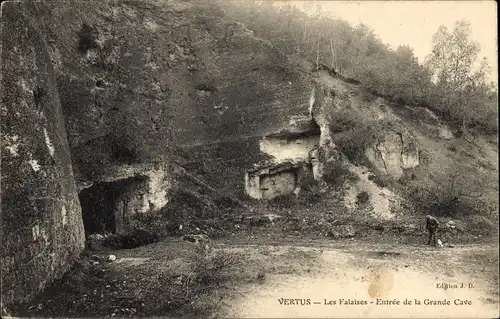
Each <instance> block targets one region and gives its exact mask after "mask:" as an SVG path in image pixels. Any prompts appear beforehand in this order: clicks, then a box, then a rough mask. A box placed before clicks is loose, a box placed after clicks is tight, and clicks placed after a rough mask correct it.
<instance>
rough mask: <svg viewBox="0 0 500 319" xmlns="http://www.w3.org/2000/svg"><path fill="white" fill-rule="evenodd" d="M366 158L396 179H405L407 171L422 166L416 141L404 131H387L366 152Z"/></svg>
mask: <svg viewBox="0 0 500 319" xmlns="http://www.w3.org/2000/svg"><path fill="white" fill-rule="evenodd" d="M366 157H367V158H368V160H369V161H370V162H371V163H372V164H373V165H374V167H375V168H376V169H377V170H379V171H381V172H384V173H385V174H387V175H390V176H391V177H392V178H394V179H398V178H401V177H403V176H404V171H405V170H406V169H412V168H415V167H417V166H418V165H419V164H420V161H419V149H418V146H417V144H416V142H415V139H414V137H413V136H412V135H411V134H410V133H408V132H406V131H404V130H401V131H393V130H389V131H387V132H386V133H385V134H384V136H383V138H382V139H380V140H378V141H375V143H374V144H373V145H372V146H370V147H369V148H368V149H367V150H366Z"/></svg>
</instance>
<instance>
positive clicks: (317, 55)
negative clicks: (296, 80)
mask: <svg viewBox="0 0 500 319" xmlns="http://www.w3.org/2000/svg"><path fill="white" fill-rule="evenodd" d="M316 70H319V37H318V42H317V43H316Z"/></svg>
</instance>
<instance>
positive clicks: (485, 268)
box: [219, 242, 499, 318]
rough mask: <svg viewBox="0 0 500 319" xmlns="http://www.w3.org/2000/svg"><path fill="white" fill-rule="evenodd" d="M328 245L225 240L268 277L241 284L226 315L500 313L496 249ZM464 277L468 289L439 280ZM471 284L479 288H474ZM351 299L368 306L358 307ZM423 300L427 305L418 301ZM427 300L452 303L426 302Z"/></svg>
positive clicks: (250, 267)
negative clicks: (236, 243)
mask: <svg viewBox="0 0 500 319" xmlns="http://www.w3.org/2000/svg"><path fill="white" fill-rule="evenodd" d="M323 246H324V247H321V248H313V247H305V246H295V245H289V246H269V245H262V246H249V245H238V246H231V247H229V248H226V246H219V249H223V250H226V251H227V252H232V253H237V254H240V255H242V256H244V257H245V258H246V260H247V262H246V266H245V267H244V269H241V271H242V273H245V272H246V273H248V274H250V273H254V274H256V273H257V276H260V277H265V278H261V279H262V280H261V281H260V283H259V282H255V281H254V282H251V283H248V284H241V285H235V286H234V287H233V291H232V293H231V294H230V297H228V298H226V299H225V303H224V304H225V306H224V307H223V308H224V309H222V310H221V312H220V313H219V314H220V315H222V316H224V317H226V316H229V317H239V318H242V317H253V318H258V317H261V318H262V317H267V318H270V317H281V318H291V317H295V318H297V317H301V318H305V317H316V318H320V317H329V318H333V317H337V318H338V317H342V318H348V317H357V318H374V317H379V318H380V317H382V318H384V317H385V318H403V317H406V318H433V317H434V318H435V317H438V316H439V317H450V318H458V317H460V318H476V317H486V318H495V317H498V315H499V313H498V270H496V269H497V268H496V267H497V265H495V264H496V263H497V260H498V251H497V250H496V248H493V247H482V246H463V247H454V248H445V249H439V250H436V249H432V248H428V247H425V246H396V247H393V246H390V245H383V246H381V245H373V244H364V243H356V242H351V243H349V244H347V245H344V246H343V247H334V246H333V245H331V244H330V245H328V244H325V245H323ZM495 254H496V255H495ZM495 281H496V282H495ZM462 283H463V284H464V287H465V288H448V289H444V288H439V287H438V284H449V285H454V284H456V285H458V286H459V287H461V284H462ZM469 283H470V284H472V285H473V286H474V288H469V286H468V285H469ZM443 286H444V285H443ZM281 298H284V299H297V300H293V301H292V300H282V299H281ZM349 299H350V301H351V302H354V303H356V302H361V303H365V302H366V305H350V304H349ZM377 299H379V303H380V300H390V301H399V302H400V305H399V306H398V305H387V304H386V305H380V304H379V305H377ZM405 299H408V300H410V301H412V305H403V304H402V303H403V302H404V301H405ZM415 299H417V300H419V301H420V302H421V304H420V305H415ZM426 300H427V301H428V300H431V301H440V302H443V301H445V302H446V301H449V303H450V304H449V305H430V304H429V305H426V304H425V303H427V302H426ZM292 303H293V304H292ZM316 303H318V304H316ZM325 303H332V304H329V305H326V304H325ZM333 303H335V304H333ZM455 303H458V305H456V304H455ZM460 303H462V304H460ZM463 303H466V304H463ZM467 303H470V304H467Z"/></svg>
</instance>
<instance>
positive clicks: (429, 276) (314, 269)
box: [13, 229, 499, 318]
mask: <svg viewBox="0 0 500 319" xmlns="http://www.w3.org/2000/svg"><path fill="white" fill-rule="evenodd" d="M422 239H423V240H425V238H422ZM200 247H201V245H197V244H195V243H190V242H187V241H183V240H181V239H180V238H167V239H165V240H163V241H161V242H158V243H154V244H151V245H147V246H142V247H138V248H134V249H121V250H112V249H107V248H105V249H103V250H100V251H97V252H91V253H93V254H95V255H94V256H92V255H90V254H91V253H89V254H87V255H86V256H83V257H82V260H81V261H80V262H79V263H78V264H77V266H76V267H75V268H74V269H73V270H72V271H70V272H69V273H68V274H67V275H66V276H65V277H64V278H63V279H62V280H60V281H57V282H55V283H54V284H53V285H52V286H51V287H49V288H48V289H46V290H45V291H44V292H43V293H42V294H41V295H40V296H39V297H38V298H37V299H36V300H34V301H33V302H32V303H30V304H29V305H20V306H19V307H17V308H16V309H15V310H14V311H13V314H15V315H16V316H23V317H24V316H34V317H54V316H58V317H59V316H64V317H117V318H121V317H152V316H154V317H169V316H193V315H200V316H203V317H210V318H217V317H239V318H242V317H253V318H258V317H267V318H270V317H281V318H284V317H302V318H304V317H316V318H318V317H330V318H332V317H343V318H347V317H358V318H359V317H362V318H371V317H384V318H389V317H390V318H395V317H397V318H402V317H408V318H432V317H438V316H439V317H449V318H459V317H460V318H472V317H474V318H476V317H485V318H494V317H498V315H499V313H498V298H499V294H498V284H499V279H498V246H496V245H494V244H471V245H456V246H454V247H453V248H433V247H428V246H425V245H421V244H395V243H391V241H390V240H389V239H388V238H386V240H381V241H380V243H378V242H377V239H375V238H371V239H369V240H367V239H344V240H326V239H308V238H304V237H303V238H300V237H279V236H276V235H275V234H273V233H272V232H269V231H268V230H265V229H260V231H256V232H253V233H251V234H250V233H245V232H241V233H238V234H235V235H234V236H229V237H226V238H221V239H217V240H212V241H211V242H210V244H209V248H208V249H206V248H205V249H204V250H200ZM110 254H113V255H115V256H116V260H115V261H112V262H110V261H106V258H107V256H108V255H110ZM97 260H99V261H97ZM96 261H97V262H96ZM462 283H463V284H464V288H448V289H444V288H440V287H438V286H437V285H438V284H449V285H454V284H457V285H459V286H461V284H462ZM469 284H472V285H473V287H469ZM282 298H283V299H282ZM284 299H294V300H292V301H290V300H284ZM295 299H297V300H295ZM378 299H380V300H391V301H394V300H399V302H400V303H403V302H404V301H405V299H408V300H410V301H412V303H413V304H412V305H402V304H401V305H399V306H397V305H377V300H378ZM415 299H418V300H419V301H420V302H421V303H422V304H420V305H414V303H415ZM341 300H342V304H339V303H340V302H341ZM349 300H350V301H351V302H352V303H356V302H358V303H359V302H365V301H366V302H367V304H366V305H350V304H348V303H349ZM426 300H431V301H434V302H436V301H449V302H450V305H444V306H440V305H426V304H425V303H427V301H426ZM329 302H331V303H332V304H330V305H326V304H325V303H329ZM333 302H335V303H336V304H333ZM455 302H457V303H460V302H466V303H467V302H470V303H471V304H468V305H467V304H466V305H455V304H454V303H455ZM291 303H293V304H291ZM309 303H310V304H309ZM316 303H317V304H316ZM346 303H347V304H346ZM379 303H380V301H379Z"/></svg>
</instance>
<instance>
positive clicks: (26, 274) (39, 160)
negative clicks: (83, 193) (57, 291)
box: [1, 2, 85, 305]
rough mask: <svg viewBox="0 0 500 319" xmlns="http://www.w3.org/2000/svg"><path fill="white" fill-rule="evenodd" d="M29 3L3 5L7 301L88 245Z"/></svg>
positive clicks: (57, 271) (48, 277) (47, 278)
mask: <svg viewBox="0 0 500 319" xmlns="http://www.w3.org/2000/svg"><path fill="white" fill-rule="evenodd" d="M38 15H39V12H37V8H36V7H35V6H34V5H33V4H32V3H30V2H7V3H3V4H2V19H1V24H2V37H1V41H2V42H1V45H2V51H1V52H2V65H1V68H2V69H1V70H2V95H1V99H2V103H1V105H2V106H1V118H2V122H1V134H2V135H1V138H2V149H1V172H2V201H1V211H2V214H1V233H2V253H1V264H2V303H3V304H4V305H8V304H10V303H12V302H14V301H15V302H22V301H26V300H28V299H29V298H31V297H32V296H33V295H34V294H35V293H37V292H38V291H40V290H41V289H43V288H44V287H45V286H46V285H47V284H49V283H50V282H51V281H52V280H53V279H55V278H58V277H59V276H61V275H62V274H63V273H64V272H65V271H66V270H67V269H69V267H70V266H71V265H72V263H73V261H74V260H75V259H76V258H77V257H78V256H79V254H80V252H81V251H82V250H83V248H84V240H85V236H84V229H83V223H82V215H81V210H80V204H79V200H78V195H77V190H76V187H75V181H74V178H73V172H72V162H71V157H70V152H69V147H68V141H67V136H66V131H65V125H64V124H65V123H64V118H63V115H62V112H61V104H60V100H59V94H58V91H57V85H56V79H55V75H54V71H53V67H52V64H51V61H50V57H49V53H48V51H47V48H48V47H47V44H46V42H45V29H44V27H43V25H42V24H40V23H39V22H40V21H39V20H38V19H37V18H36V17H37V16H38Z"/></svg>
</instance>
